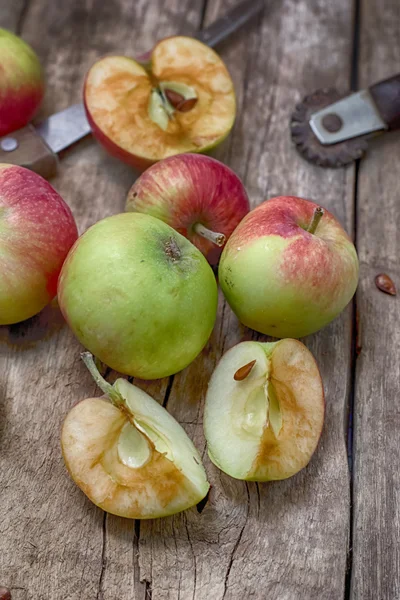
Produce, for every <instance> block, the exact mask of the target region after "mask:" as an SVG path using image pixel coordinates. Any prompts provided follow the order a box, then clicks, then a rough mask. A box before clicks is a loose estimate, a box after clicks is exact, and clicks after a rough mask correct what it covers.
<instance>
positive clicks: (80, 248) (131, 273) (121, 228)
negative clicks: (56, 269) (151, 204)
mask: <svg viewBox="0 0 400 600" xmlns="http://www.w3.org/2000/svg"><path fill="white" fill-rule="evenodd" d="M58 299H59V304H60V307H61V310H62V312H63V314H64V316H65V318H66V320H67V322H68V323H69V325H70V327H71V328H72V330H73V331H74V333H75V335H76V336H77V338H78V339H79V340H80V342H81V343H82V344H83V345H84V346H85V347H86V348H87V349H88V350H90V351H91V352H92V353H93V354H95V355H96V356H97V357H98V358H100V360H102V361H103V362H104V363H106V364H107V365H109V366H110V367H112V368H113V369H115V370H116V371H119V372H121V373H125V374H127V375H133V376H135V377H140V378H142V379H157V378H159V377H166V376H167V375H171V374H172V373H176V372H177V371H180V370H181V369H183V368H184V367H186V366H187V365H188V364H189V363H190V362H192V360H194V358H195V357H196V356H197V355H198V354H199V352H200V351H201V350H202V348H203V347H204V345H205V344H206V342H207V340H208V338H209V336H210V334H211V331H212V329H213V326H214V322H215V318H216V312H217V284H216V281H215V277H214V274H213V272H212V269H211V267H210V266H209V264H208V263H207V261H206V260H205V258H204V256H203V255H202V254H201V252H200V251H199V250H197V248H195V246H193V244H191V243H190V242H189V241H188V240H187V239H186V238H184V237H183V236H181V235H180V234H179V233H177V232H176V231H175V230H174V229H172V227H169V225H166V224H165V223H163V222H162V221H160V220H159V219H155V218H154V217H151V216H150V215H144V214H140V213H123V214H120V215H115V216H113V217H108V218H107V219H103V220H102V221H99V222H98V223H96V224H95V225H93V226H92V227H91V228H90V229H88V231H86V233H84V234H83V236H81V237H80V238H79V240H78V241H77V242H76V244H75V246H74V247H73V249H72V250H71V252H70V254H69V256H68V258H67V260H66V261H65V264H64V266H63V269H62V272H61V275H60V279H59V285H58Z"/></svg>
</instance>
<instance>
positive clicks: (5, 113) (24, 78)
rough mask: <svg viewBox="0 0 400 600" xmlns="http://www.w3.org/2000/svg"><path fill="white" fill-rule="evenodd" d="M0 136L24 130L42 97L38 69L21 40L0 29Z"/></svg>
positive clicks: (40, 70) (34, 56) (41, 75)
mask: <svg viewBox="0 0 400 600" xmlns="http://www.w3.org/2000/svg"><path fill="white" fill-rule="evenodd" d="M0 56H1V70H0V136H3V135H7V134H8V133H11V132H12V131H15V130H16V129H20V128H21V127H24V126H25V125H26V124H27V123H29V121H30V120H31V118H32V117H33V116H34V114H35V112H36V110H37V108H38V106H39V104H40V103H41V101H42V98H43V94H44V80H43V73H42V68H41V66H40V63H39V59H38V57H37V56H36V54H35V52H34V51H33V50H32V48H31V47H30V46H28V44H26V43H25V42H24V41H23V40H22V39H21V38H19V37H18V36H16V35H14V34H13V33H11V32H10V31H7V30H6V29H0Z"/></svg>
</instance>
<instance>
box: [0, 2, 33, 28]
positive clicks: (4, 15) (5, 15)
mask: <svg viewBox="0 0 400 600" xmlns="http://www.w3.org/2000/svg"><path fill="white" fill-rule="evenodd" d="M26 4H27V2H26V0H13V2H10V0H0V27H3V28H4V29H9V30H10V31H14V32H15V33H19V29H20V24H21V22H22V20H23V15H24V10H25V7H26Z"/></svg>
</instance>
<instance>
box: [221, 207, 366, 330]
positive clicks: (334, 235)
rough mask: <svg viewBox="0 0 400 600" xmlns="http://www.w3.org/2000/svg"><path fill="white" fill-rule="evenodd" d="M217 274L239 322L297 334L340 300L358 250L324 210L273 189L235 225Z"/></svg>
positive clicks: (326, 318) (351, 285)
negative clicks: (272, 195)
mask: <svg viewBox="0 0 400 600" xmlns="http://www.w3.org/2000/svg"><path fill="white" fill-rule="evenodd" d="M219 282H220V285H221V288H222V291H223V293H224V295H225V297H226V299H227V300H228V303H229V304H230V306H231V308H232V309H233V311H234V312H235V314H236V315H237V317H238V318H239V319H240V321H241V322H242V323H243V324H244V325H247V326H248V327H251V328H252V329H255V330H256V331H260V332H261V333H265V334H268V335H271V336H274V337H278V338H283V337H294V338H298V337H302V336H305V335H308V334H310V333H313V332H315V331H317V330H319V329H321V327H324V326H325V325H327V324H328V323H329V322H330V321H332V319H334V318H335V317H336V316H337V315H338V314H339V313H340V312H341V311H342V310H343V309H344V307H345V306H346V305H347V304H348V302H349V301H350V300H351V298H352V297H353V295H354V292H355V290H356V287H357V283H358V258H357V253H356V250H355V248H354V245H353V243H352V242H351V240H350V238H349V237H348V235H347V234H346V232H345V231H344V229H343V228H342V226H341V225H340V223H339V222H338V221H337V220H336V219H335V217H334V216H333V215H332V214H331V213H330V212H328V211H327V210H324V209H322V208H321V207H319V206H318V205H317V204H314V203H313V202H310V201H309V200H304V199H302V198H296V197H293V196H279V197H277V198H273V199H271V200H267V201H265V202H263V203H262V204H260V206H258V207H257V208H256V209H254V210H253V211H251V212H250V213H249V214H248V215H247V216H246V217H245V218H244V219H243V220H242V221H241V223H240V224H239V225H238V227H237V228H236V229H235V231H234V233H233V234H232V235H231V237H230V238H229V240H228V242H227V244H226V246H225V248H224V251H223V253H222V256H221V260H220V264H219Z"/></svg>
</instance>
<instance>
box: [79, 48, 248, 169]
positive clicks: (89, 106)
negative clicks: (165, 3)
mask: <svg viewBox="0 0 400 600" xmlns="http://www.w3.org/2000/svg"><path fill="white" fill-rule="evenodd" d="M141 58H142V60H143V57H141ZM146 58H147V59H149V60H148V63H146V64H145V65H144V64H143V63H141V62H139V61H137V60H133V59H131V58H128V57H124V56H107V57H105V58H102V59H100V60H99V61H97V62H96V63H95V64H94V65H93V67H92V68H91V69H90V70H89V72H88V74H87V77H86V81H85V85H84V104H85V108H86V113H87V116H88V120H89V123H90V125H91V128H92V131H93V135H94V136H95V137H96V138H97V140H98V141H99V142H100V143H101V144H102V145H103V146H104V148H105V149H106V150H107V151H108V152H109V153H110V154H112V155H113V156H115V157H117V158H119V159H120V160H123V161H124V162H126V163H128V164H130V165H131V166H133V167H136V168H137V169H139V170H143V169H145V168H147V167H148V166H150V165H151V164H153V163H155V162H157V161H158V160H161V159H163V158H166V157H168V156H172V155H175V154H181V153H183V152H206V151H209V150H211V149H212V148H214V147H215V146H216V145H218V144H219V143H220V142H222V140H224V139H225V138H226V136H227V135H228V134H229V132H230V130H231V128H232V126H233V123H234V120H235V112H236V102H235V93H234V89H233V83H232V80H231V78H230V76H229V73H228V71H227V69H226V67H225V65H224V63H223V62H222V60H221V58H220V57H219V56H218V54H216V53H215V52H214V50H212V49H211V48H209V47H208V46H206V45H205V44H202V43H201V42H199V41H198V40H195V39H193V38H188V37H183V36H173V37H169V38H165V39H163V40H161V41H160V42H158V43H157V44H156V45H155V47H154V48H153V50H152V51H151V54H150V56H148V55H146Z"/></svg>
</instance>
